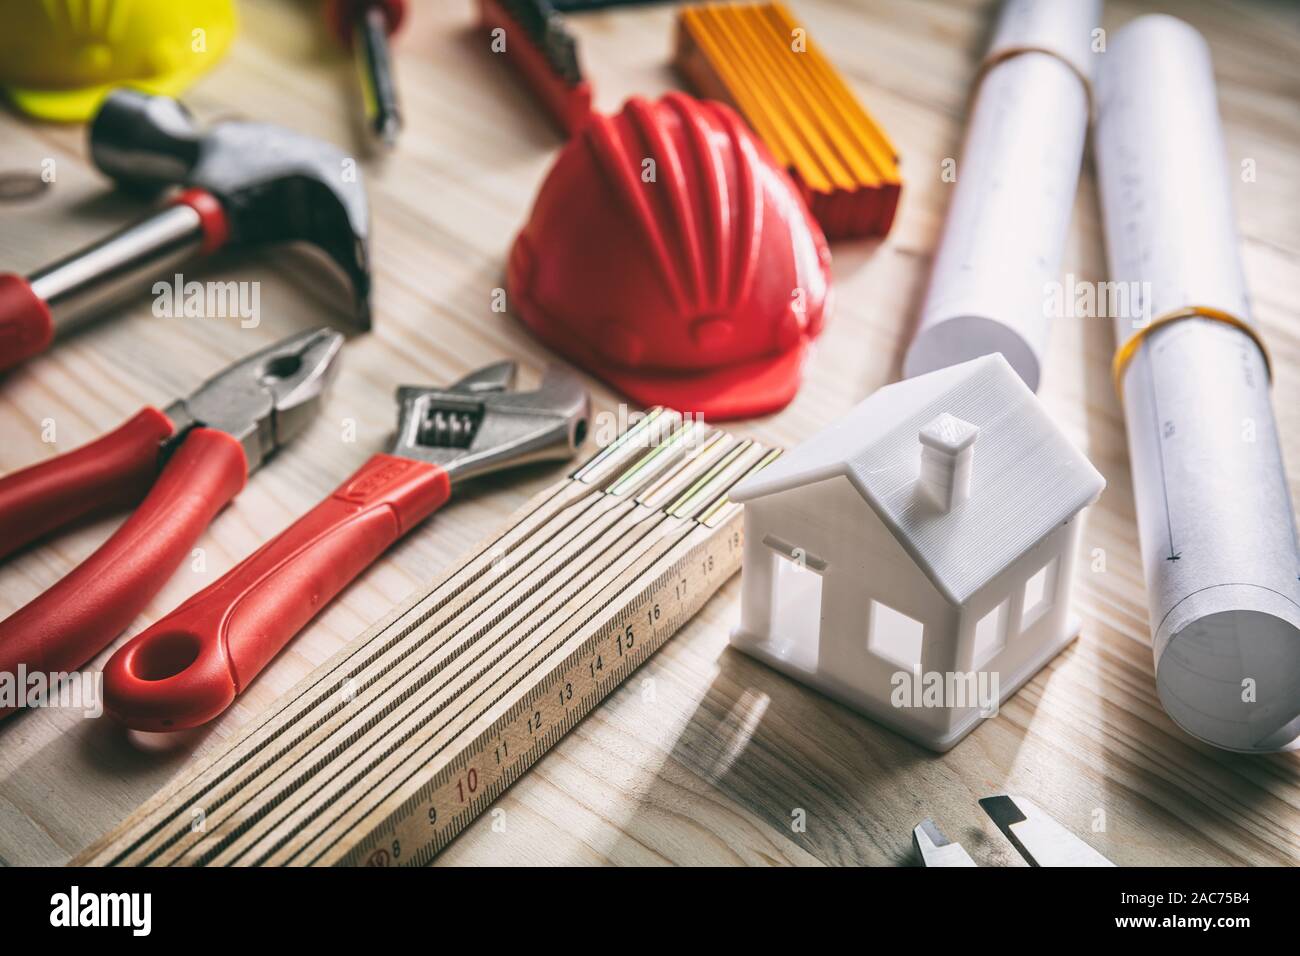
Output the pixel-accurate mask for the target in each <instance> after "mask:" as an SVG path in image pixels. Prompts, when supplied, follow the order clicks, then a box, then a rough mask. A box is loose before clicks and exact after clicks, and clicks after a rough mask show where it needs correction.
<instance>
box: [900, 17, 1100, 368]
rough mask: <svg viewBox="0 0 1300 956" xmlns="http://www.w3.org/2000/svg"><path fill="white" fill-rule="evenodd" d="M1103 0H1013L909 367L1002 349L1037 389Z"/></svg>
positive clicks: (973, 115)
mask: <svg viewBox="0 0 1300 956" xmlns="http://www.w3.org/2000/svg"><path fill="white" fill-rule="evenodd" d="M1101 6H1102V5H1101V0H1006V2H1005V3H1004V4H1003V6H1002V12H1001V16H1000V17H999V20H998V27H997V31H996V33H995V34H994V38H993V43H992V44H991V45H990V47H989V52H988V54H987V56H985V58H984V63H983V66H982V67H981V72H980V78H979V79H978V80H977V81H976V87H975V93H974V96H973V98H972V105H971V110H970V118H969V120H968V122H967V129H966V140H965V144H964V145H963V147H962V152H961V159H960V161H959V162H958V164H957V166H956V169H955V172H956V185H955V186H954V187H953V190H954V191H953V196H952V200H951V203H950V204H949V207H948V217H947V220H946V222H945V224H944V230H943V237H942V239H941V240H940V242H939V249H938V252H937V254H936V256H935V260H934V266H933V269H932V271H931V274H930V284H929V289H928V291H927V294H926V298H925V302H924V304H923V306H922V308H921V317H920V323H919V325H918V326H917V331H916V336H915V338H914V339H913V340H912V344H911V346H910V347H909V349H908V351H907V357H906V358H905V359H904V363H903V374H904V376H905V377H908V378H911V377H912V376H914V375H921V374H923V373H925V372H930V371H933V370H935V369H937V368H944V367H945V366H948V365H955V364H957V363H958V362H965V361H967V360H968V359H973V358H978V357H979V356H981V355H987V354H989V353H990V352H1001V353H1002V354H1003V355H1004V356H1005V357H1006V359H1007V361H1008V362H1010V363H1011V367H1012V368H1014V369H1015V370H1016V372H1017V373H1019V375H1020V377H1021V378H1022V379H1024V380H1025V383H1026V384H1027V385H1028V386H1029V387H1030V388H1032V389H1034V390H1037V389H1038V382H1039V377H1040V374H1041V371H1042V364H1043V352H1044V349H1045V347H1046V345H1047V333H1048V325H1049V320H1050V314H1049V313H1050V311H1051V310H1050V308H1049V306H1048V299H1049V296H1048V291H1047V290H1048V287H1049V283H1053V282H1057V281H1059V278H1060V276H1059V269H1060V265H1061V255H1062V252H1063V250H1064V246H1065V239H1066V233H1067V231H1068V229H1069V225H1070V211H1071V209H1072V207H1073V205H1074V194H1075V190H1076V187H1077V186H1078V181H1079V165H1080V163H1081V162H1082V160H1083V143H1084V136H1085V134H1086V133H1087V129H1088V112H1089V88H1088V83H1089V78H1090V76H1091V74H1092V59H1093V54H1092V42H1093V33H1094V31H1095V30H1097V29H1098V27H1099V26H1100V20H1101Z"/></svg>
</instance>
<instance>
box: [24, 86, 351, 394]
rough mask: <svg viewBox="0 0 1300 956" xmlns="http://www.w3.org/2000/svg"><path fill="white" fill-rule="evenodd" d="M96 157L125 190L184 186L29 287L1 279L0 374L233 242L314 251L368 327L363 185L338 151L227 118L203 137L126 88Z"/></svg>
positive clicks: (104, 126)
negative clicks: (340, 277)
mask: <svg viewBox="0 0 1300 956" xmlns="http://www.w3.org/2000/svg"><path fill="white" fill-rule="evenodd" d="M90 153H91V158H92V159H93V160H94V163H95V165H96V166H97V167H98V168H99V170H100V171H101V172H103V173H105V174H106V175H108V176H109V177H111V178H112V179H114V180H115V181H116V182H117V183H118V184H119V185H120V186H122V187H123V188H124V189H128V190H131V191H134V192H139V193H145V194H150V193H158V192H161V191H162V190H164V189H166V188H169V187H175V186H180V187H183V189H182V190H181V191H179V192H177V193H175V194H174V195H173V196H171V197H170V198H169V199H168V200H167V203H166V205H165V206H164V207H163V208H162V209H160V210H159V211H158V212H155V213H154V214H153V215H151V216H148V217H147V218H145V219H143V220H141V221H139V222H136V223H134V224H132V225H129V226H127V227H125V228H123V229H121V230H119V231H118V232H115V233H113V234H112V235H110V236H108V237H107V238H105V239H102V240H100V241H98V242H96V243H93V244H92V245H90V246H87V247H86V248H84V249H80V250H78V251H77V252H74V253H73V254H72V255H70V256H67V257H66V258H63V259H60V260H59V261H58V262H55V263H53V264H52V265H49V266H46V267H45V268H43V269H39V270H37V271H36V272H34V273H32V274H31V275H30V276H27V277H26V278H24V277H23V276H19V275H14V274H12V273H9V274H0V371H3V370H4V369H7V368H11V367H13V366H15V365H17V364H19V363H20V362H23V361H25V360H27V359H28V358H31V357H32V356H34V355H36V354H38V353H39V352H42V351H44V350H45V349H46V348H48V347H49V345H50V343H51V342H53V341H54V339H55V338H56V337H58V336H61V335H63V334H66V333H67V332H69V331H71V330H72V329H74V328H76V327H78V326H80V325H83V324H85V323H86V322H88V321H89V320H91V319H93V318H96V317H98V316H99V315H100V314H102V312H103V311H104V309H105V308H106V307H108V306H110V305H113V304H116V303H117V302H119V301H120V300H121V299H122V298H123V297H124V295H125V294H127V293H129V292H138V291H139V290H140V288H141V287H142V286H143V285H144V283H145V282H147V281H148V280H149V279H150V278H152V277H154V276H157V275H159V274H162V273H165V272H166V271H167V270H168V269H169V268H172V267H175V266H177V265H179V264H180V263H181V262H183V261H185V260H187V259H189V258H191V257H193V256H194V255H196V254H199V255H206V254H209V253H212V252H215V251H216V250H218V249H220V248H222V247H224V246H228V245H231V246H234V245H238V246H256V245H262V244H267V243H280V242H294V241H297V242H304V243H307V244H309V245H312V246H315V247H316V248H317V249H319V250H321V251H322V252H324V253H325V254H326V255H327V256H328V257H329V258H330V259H331V260H333V262H334V263H335V264H336V265H337V266H338V267H339V269H341V270H342V272H343V273H344V275H345V276H346V277H347V279H348V281H349V283H350V284H351V287H352V292H353V301H354V309H355V315H356V319H357V321H358V323H359V324H360V325H361V327H362V328H367V329H368V328H369V327H370V260H369V232H370V214H369V211H368V207H367V203H366V192H365V186H364V185H363V184H362V181H361V176H360V173H359V172H357V171H356V169H355V164H353V163H351V161H349V160H348V158H347V157H346V156H344V154H343V153H342V152H341V151H340V150H338V149H337V148H335V147H333V146H331V145H329V144H327V143H324V142H321V141H320V140H317V139H313V138H311V137H308V136H303V135H301V134H299V133H295V132H293V131H291V130H287V129H284V128H283V127H280V126H273V125H270V124H267V123H249V122H243V121H233V120H232V121H228V122H224V123H217V124H215V125H213V126H211V127H209V128H208V129H207V130H206V131H203V130H200V128H199V127H198V125H197V124H196V123H195V121H194V119H193V117H192V116H191V115H190V114H189V112H188V111H187V110H186V109H185V107H184V106H182V105H181V104H180V103H179V102H177V101H176V100H173V99H169V98H167V97H164V96H149V95H147V94H145V93H140V92H138V91H135V90H125V89H123V90H117V91H115V92H114V93H112V94H111V95H109V96H108V98H107V99H105V101H104V104H103V106H101V107H100V110H99V112H98V113H97V114H96V116H95V119H94V121H93V122H92V123H91V127H90Z"/></svg>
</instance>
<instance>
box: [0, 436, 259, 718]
mask: <svg viewBox="0 0 1300 956" xmlns="http://www.w3.org/2000/svg"><path fill="white" fill-rule="evenodd" d="M247 476H248V463H247V461H246V459H245V458H244V449H243V447H242V446H241V445H240V444H239V441H238V440H237V439H235V438H233V437H232V436H230V435H228V434H226V433H225V432H221V431H216V430H213V429H208V428H196V429H194V430H193V431H191V432H190V433H189V435H187V436H186V438H185V441H184V442H182V443H181V446H180V448H178V449H177V450H176V454H175V455H173V456H172V458H171V460H170V461H169V462H168V463H167V466H166V467H165V468H164V469H163V470H162V473H161V474H160V475H159V476H158V480H157V481H156V482H155V483H154V486H153V490H152V491H150V492H149V494H148V496H147V497H146V498H145V499H144V501H143V502H141V504H140V507H138V508H137V509H136V510H135V512H134V513H133V514H132V515H131V517H130V518H128V519H127V520H126V521H125V522H123V524H122V526H121V527H120V528H118V529H117V531H116V532H114V534H113V536H112V537H111V538H109V539H108V540H107V541H106V542H104V544H103V545H102V546H101V547H100V548H99V550H98V551H96V552H95V553H94V554H92V555H91V556H90V557H88V558H87V559H86V560H85V561H83V562H82V563H81V564H79V565H78V566H77V567H76V568H75V569H74V570H73V571H72V573H70V574H68V575H67V576H66V577H65V578H63V580H61V581H59V582H58V583H57V584H55V585H54V586H53V587H52V588H50V589H49V590H48V591H46V592H45V593H44V594H42V595H41V596H40V597H38V598H36V599H35V600H33V601H32V602H31V603H30V604H28V605H26V606H25V607H23V608H20V609H19V610H17V611H15V612H14V613H13V614H11V615H10V616H9V617H8V618H6V619H5V620H4V621H3V622H0V672H4V673H9V674H14V675H17V673H18V667H19V665H23V666H25V667H26V669H27V671H28V672H29V673H30V672H32V671H42V672H58V671H67V670H71V669H73V668H76V667H80V666H81V665H82V664H84V663H85V662H86V661H88V660H89V659H90V658H91V657H93V656H94V655H95V654H97V653H99V651H100V650H102V649H103V648H104V647H105V646H106V645H107V644H108V643H109V642H110V641H112V640H113V638H115V637H116V636H117V635H118V634H120V633H121V632H122V631H123V630H124V629H125V628H126V626H127V625H128V624H130V623H131V621H132V620H133V619H134V618H135V616H136V615H137V614H139V613H140V611H141V610H143V609H144V606H145V605H146V604H148V603H149V599H150V598H152V597H153V596H154V595H155V594H156V593H157V592H158V589H159V588H160V587H162V585H163V583H164V582H165V581H166V580H167V579H168V578H169V577H171V575H172V572H174V571H175V570H176V567H177V566H178V565H179V564H180V563H181V561H182V560H183V559H184V558H185V556H186V555H187V554H189V552H190V548H192V547H193V545H194V542H195V541H196V540H198V537H199V535H200V534H202V533H203V529H204V528H206V527H207V526H208V523H209V522H210V521H211V520H212V518H213V517H214V516H215V515H216V513H217V512H218V511H220V510H221V509H222V507H224V506H225V504H226V503H227V502H228V501H229V500H230V499H231V498H233V497H234V496H235V495H236V494H238V493H239V490H240V489H241V488H243V486H244V482H245V480H246V479H247ZM6 713H8V712H5V711H0V716H3V715H5V714H6Z"/></svg>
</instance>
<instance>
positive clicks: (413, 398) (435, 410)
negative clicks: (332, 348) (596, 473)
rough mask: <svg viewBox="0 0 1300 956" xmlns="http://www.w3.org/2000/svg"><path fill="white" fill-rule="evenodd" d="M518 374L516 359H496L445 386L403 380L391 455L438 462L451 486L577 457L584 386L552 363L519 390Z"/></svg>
mask: <svg viewBox="0 0 1300 956" xmlns="http://www.w3.org/2000/svg"><path fill="white" fill-rule="evenodd" d="M515 373H516V366H515V363H514V362H498V363H496V364H495V365H489V366H486V367H484V368H481V369H479V370H478V371H476V372H473V373H471V374H470V375H468V376H466V377H465V378H463V379H461V380H460V381H459V382H457V383H456V384H455V385H453V386H451V387H450V388H447V389H436V388H421V387H418V386H411V385H404V386H402V387H401V388H399V389H398V390H397V401H398V404H399V405H400V407H401V412H400V415H399V418H398V426H397V434H396V437H395V438H394V440H393V444H392V447H391V449H390V453H391V454H394V455H399V456H401V457H404V458H414V459H417V460H419V461H427V462H429V463H431V464H434V465H437V466H439V467H440V468H443V469H444V470H446V472H447V473H448V474H449V475H450V476H451V480H452V483H453V484H456V483H459V482H461V481H464V480H465V479H467V478H473V477H475V476H477V475H484V474H488V473H489V472H493V471H501V470H503V469H506V468H515V467H518V466H520V465H525V464H530V463H533V462H543V461H567V460H568V459H570V458H572V457H573V456H574V455H575V454H577V451H578V449H579V448H580V447H581V446H582V443H583V442H584V441H585V440H586V437H587V430H588V421H589V419H590V417H591V403H590V399H589V397H588V395H587V390H586V389H585V388H583V386H582V383H581V382H580V381H579V380H578V378H577V377H576V376H575V375H573V374H572V373H570V372H566V371H564V370H562V369H558V368H548V369H547V370H546V373H545V375H544V376H543V379H542V383H541V385H539V386H538V388H537V389H535V390H534V391H531V392H517V391H514V390H513V386H514V380H515Z"/></svg>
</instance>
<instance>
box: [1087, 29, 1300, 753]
mask: <svg viewBox="0 0 1300 956" xmlns="http://www.w3.org/2000/svg"><path fill="white" fill-rule="evenodd" d="M1096 152H1097V166H1098V174H1099V182H1100V190H1101V202H1102V212H1103V215H1104V218H1105V230H1106V246H1107V256H1108V259H1109V261H1110V275H1111V280H1112V281H1111V285H1112V286H1113V287H1115V291H1116V293H1118V292H1121V291H1122V292H1124V293H1125V295H1123V296H1118V299H1117V301H1123V300H1125V299H1127V300H1128V301H1129V302H1130V303H1133V305H1132V307H1131V308H1130V309H1129V310H1128V314H1125V315H1120V316H1117V318H1116V320H1115V333H1116V339H1117V345H1118V349H1117V353H1116V358H1115V374H1116V383H1117V385H1118V387H1119V389H1120V393H1121V396H1122V398H1123V403H1124V416H1125V422H1126V425H1127V428H1128V445H1129V457H1130V459H1131V460H1132V468H1133V484H1134V495H1135V497H1136V503H1137V516H1138V530H1139V535H1140V539H1141V547H1142V563H1143V567H1144V569H1145V572H1146V584H1147V596H1148V600H1149V602H1150V609H1151V628H1152V644H1153V647H1154V651H1155V663H1156V687H1157V690H1158V692H1159V694H1160V700H1161V703H1162V704H1163V705H1164V707H1165V710H1166V711H1167V712H1168V713H1169V715H1170V716H1171V717H1172V718H1173V719H1174V720H1175V721H1177V723H1178V724H1179V725H1180V726H1182V727H1183V729H1185V730H1186V731H1188V732H1189V733H1191V734H1193V735H1195V736H1196V737H1199V738H1201V739H1202V740H1205V741H1208V742H1209V743H1212V744H1215V745H1216V746H1219V747H1224V748H1227V749H1230V750H1239V751H1271V750H1281V749H1294V748H1295V746H1296V745H1297V743H1300V741H1297V736H1298V735H1300V577H1298V576H1300V553H1298V552H1297V546H1296V527H1295V516H1294V513H1293V511H1292V507H1291V497H1290V494H1289V492H1288V489H1287V480H1286V474H1285V470H1284V467H1283V462H1282V453H1281V449H1280V447H1279V445H1278V437H1277V431H1276V428H1275V426H1274V421H1273V410H1272V406H1271V405H1270V402H1269V394H1268V387H1269V368H1268V360H1267V354H1266V352H1265V351H1264V348H1263V343H1262V342H1261V341H1260V340H1259V339H1258V337H1257V335H1256V333H1255V331H1254V330H1253V328H1252V326H1251V316H1250V303H1249V300H1248V298H1247V295H1246V283H1245V279H1244V277H1243V273H1242V269H1241V261H1240V258H1239V256H1238V250H1237V233H1236V228H1235V226H1234V222H1233V216H1232V208H1231V200H1230V196H1229V191H1230V181H1229V172H1230V170H1229V167H1228V165H1227V163H1226V161H1225V151H1224V142H1223V132H1222V129H1221V127H1220V125H1219V113H1218V106H1217V103H1216V99H1215V89H1214V75H1213V72H1212V70H1211V66H1210V57H1209V51H1208V49H1207V48H1206V45H1205V41H1204V40H1203V39H1202V38H1201V36H1200V34H1198V33H1197V32H1196V31H1195V30H1193V29H1192V28H1191V27H1189V26H1188V25H1187V24H1185V23H1183V22H1181V21H1179V20H1175V19H1174V18H1172V17H1167V16H1145V17H1142V18H1140V19H1138V20H1135V21H1133V23H1131V24H1129V25H1128V26H1126V27H1125V28H1124V29H1122V30H1120V31H1119V32H1118V33H1117V34H1116V35H1115V36H1114V37H1113V38H1112V40H1111V43H1110V49H1109V51H1108V52H1107V53H1106V55H1105V57H1104V58H1103V62H1102V64H1101V65H1100V67H1099V71H1098V76H1097V128H1096Z"/></svg>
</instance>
